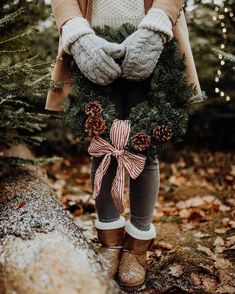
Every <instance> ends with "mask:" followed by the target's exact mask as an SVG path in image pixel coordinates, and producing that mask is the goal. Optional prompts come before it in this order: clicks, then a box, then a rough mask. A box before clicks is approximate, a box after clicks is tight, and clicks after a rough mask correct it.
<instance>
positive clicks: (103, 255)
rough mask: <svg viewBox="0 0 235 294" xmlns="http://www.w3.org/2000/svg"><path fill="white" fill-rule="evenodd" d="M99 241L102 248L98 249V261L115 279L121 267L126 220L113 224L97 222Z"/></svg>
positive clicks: (122, 219) (122, 218) (121, 219)
mask: <svg viewBox="0 0 235 294" xmlns="http://www.w3.org/2000/svg"><path fill="white" fill-rule="evenodd" d="M95 227H96V230H97V236H98V240H99V241H100V242H101V244H102V246H101V247H100V248H99V249H98V251H97V255H98V260H99V261H100V262H101V264H102V266H103V268H104V270H105V271H106V273H107V275H108V276H109V277H110V278H114V276H115V274H116V272H117V270H118V265H119V260H120V255H121V251H122V248H123V240H124V234H125V229H124V228H125V218H124V217H122V216H120V219H119V220H117V221H113V222H101V221H99V220H96V221H95Z"/></svg>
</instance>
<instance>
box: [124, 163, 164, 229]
mask: <svg viewBox="0 0 235 294" xmlns="http://www.w3.org/2000/svg"><path fill="white" fill-rule="evenodd" d="M159 185H160V174H159V162H158V159H157V158H156V159H155V160H153V161H148V162H146V164H145V167H144V170H143V171H142V173H141V174H140V175H139V176H138V177H137V178H136V179H131V178H130V180H129V197H130V222H131V223H132V224H133V225H134V226H135V227H136V228H137V229H139V230H143V231H147V230H149V229H150V225H151V223H152V217H153V212H154V208H155V204H156V200H157V197H158V193H159Z"/></svg>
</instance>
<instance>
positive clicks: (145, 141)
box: [131, 132, 151, 152]
mask: <svg viewBox="0 0 235 294" xmlns="http://www.w3.org/2000/svg"><path fill="white" fill-rule="evenodd" d="M150 144H151V137H150V136H149V135H147V134H145V133H141V132H140V133H137V134H135V135H134V136H133V137H132V138H131V145H132V147H133V148H134V149H135V150H137V151H139V152H143V151H145V150H146V149H148V148H149V146H150Z"/></svg>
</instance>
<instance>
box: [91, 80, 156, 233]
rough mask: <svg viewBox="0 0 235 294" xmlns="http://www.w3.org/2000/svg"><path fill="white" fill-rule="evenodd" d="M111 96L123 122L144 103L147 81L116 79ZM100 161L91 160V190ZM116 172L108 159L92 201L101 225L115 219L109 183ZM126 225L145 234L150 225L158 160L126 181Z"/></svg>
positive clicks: (117, 213)
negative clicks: (104, 172) (128, 222)
mask: <svg viewBox="0 0 235 294" xmlns="http://www.w3.org/2000/svg"><path fill="white" fill-rule="evenodd" d="M113 86H114V87H113V93H112V95H111V97H110V99H111V101H112V102H113V103H114V104H115V107H116V110H117V112H118V114H119V117H118V118H119V119H125V118H127V115H128V114H129V111H130V109H131V107H133V106H134V105H136V104H137V103H139V102H141V101H143V100H146V99H147V98H146V89H147V87H148V86H149V80H148V79H147V80H145V81H142V82H134V81H128V80H125V79H122V78H118V79H117V80H115V81H114V84H113ZM102 159H103V156H102V157H91V185H92V189H93V188H94V178H95V172H96V169H97V168H98V166H99V164H100V162H101V161H102ZM116 169H117V160H116V158H115V157H111V163H110V166H109V167H108V170H107V172H106V174H105V175H104V176H103V180H102V185H101V189H100V193H99V195H98V196H97V197H96V199H95V204H96V210H97V214H98V219H99V220H100V221H102V222H110V221H114V220H117V219H119V217H120V214H119V212H118V211H117V209H116V207H115V205H114V202H113V200H112V196H111V186H112V181H113V179H114V177H115V174H116ZM128 180H129V181H128V184H129V185H128V186H129V200H130V221H131V223H132V224H133V225H134V226H135V227H136V228H137V229H139V230H144V231H147V230H149V228H150V224H151V222H152V216H153V212H154V207H155V203H156V200H157V196H158V192H159V180H160V175H159V163H158V159H157V158H155V159H154V160H152V161H150V160H147V161H146V164H145V167H144V170H143V171H142V173H141V174H140V175H139V176H138V177H137V178H136V179H132V178H130V177H128Z"/></svg>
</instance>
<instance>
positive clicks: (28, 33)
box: [0, 28, 36, 45]
mask: <svg viewBox="0 0 235 294" xmlns="http://www.w3.org/2000/svg"><path fill="white" fill-rule="evenodd" d="M33 31H34V32H35V31H36V29H35V28H34V29H32V28H31V29H29V30H27V31H26V32H23V33H21V34H19V35H16V36H13V37H11V38H8V39H5V40H3V41H0V45H3V44H6V43H11V42H12V41H16V40H18V39H20V38H25V37H28V36H29V35H30V34H32V32H33Z"/></svg>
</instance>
